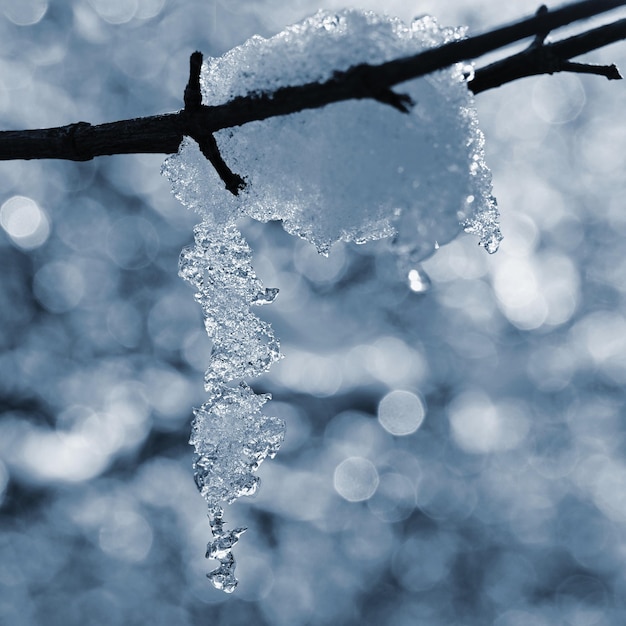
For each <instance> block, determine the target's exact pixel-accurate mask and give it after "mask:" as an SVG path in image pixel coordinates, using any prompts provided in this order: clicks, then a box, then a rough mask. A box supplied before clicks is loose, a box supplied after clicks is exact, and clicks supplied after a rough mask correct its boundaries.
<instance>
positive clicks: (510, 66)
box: [0, 0, 626, 193]
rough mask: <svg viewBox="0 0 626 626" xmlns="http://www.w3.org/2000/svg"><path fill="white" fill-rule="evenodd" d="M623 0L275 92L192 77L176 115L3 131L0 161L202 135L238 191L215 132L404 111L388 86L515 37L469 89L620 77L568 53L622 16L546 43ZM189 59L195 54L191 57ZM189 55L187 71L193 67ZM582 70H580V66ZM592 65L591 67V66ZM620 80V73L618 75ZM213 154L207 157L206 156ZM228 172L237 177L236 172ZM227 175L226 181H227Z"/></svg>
mask: <svg viewBox="0 0 626 626" xmlns="http://www.w3.org/2000/svg"><path fill="white" fill-rule="evenodd" d="M625 5H626V0H583V1H581V2H577V3H574V4H570V5H566V6H564V7H562V8H560V9H556V10H553V11H548V10H543V9H542V10H540V11H539V12H538V13H537V14H536V15H535V16H533V17H529V18H526V19H523V20H521V21H519V22H516V23H514V24H511V25H508V26H503V27H500V28H496V29H494V30H492V31H490V32H487V33H483V34H481V35H477V36H474V37H468V38H467V39H463V40H459V41H454V42H451V43H448V44H445V45H443V46H440V47H437V48H433V49H429V50H426V51H424V52H421V53H419V54H416V55H414V56H411V57H407V58H402V59H396V60H393V61H389V62H387V63H383V64H381V65H376V66H371V65H367V64H363V65H358V66H355V67H352V68H350V69H349V70H347V71H345V72H337V73H336V74H335V75H334V76H333V77H332V78H331V79H330V80H328V81H326V82H324V83H308V84H305V85H298V86H289V87H283V88H280V89H278V90H276V91H275V92H272V93H263V94H250V95H247V96H244V97H238V98H235V99H233V100H231V101H230V102H227V103H225V104H221V105H217V106H206V105H202V104H201V103H200V102H199V100H198V93H197V87H198V86H197V85H196V82H194V83H193V85H192V81H191V80H190V84H189V85H188V89H187V90H186V94H185V95H186V98H185V109H183V110H182V111H179V112H176V113H168V114H165V115H155V116H150V117H143V118H136V119H130V120H121V121H118V122H110V123H107V124H99V125H96V126H94V125H91V124H88V123H86V122H78V123H76V124H70V125H68V126H62V127H57V128H47V129H40V130H21V131H2V132H0V160H15V159H68V160H73V161H85V160H89V159H92V158H94V157H96V156H103V155H112V154H136V153H160V154H170V153H173V152H176V151H177V150H178V147H179V145H180V142H181V141H182V138H183V136H185V135H188V136H191V137H196V138H198V137H200V138H202V137H204V138H205V139H204V142H205V146H206V148H207V150H206V153H207V157H208V158H209V159H210V160H211V161H212V162H214V161H215V163H214V165H215V166H216V168H217V169H218V171H219V167H218V166H220V167H221V169H222V174H221V175H222V178H223V179H224V180H225V182H226V184H227V186H229V185H230V186H229V188H231V187H233V188H232V189H231V191H233V193H236V189H238V188H240V186H241V185H240V183H241V179H240V178H239V177H237V175H236V174H232V172H230V170H228V168H227V166H226V164H224V163H223V161H222V162H221V163H222V164H223V166H226V170H228V172H230V174H228V172H226V171H225V170H224V168H223V167H222V165H221V164H220V163H219V159H221V157H219V153H218V154H217V156H216V155H215V154H214V153H212V152H211V149H212V148H211V146H212V143H211V140H210V139H209V137H211V138H212V133H214V132H216V131H218V130H221V129H224V128H231V127H234V126H240V125H242V124H246V123H248V122H251V121H256V120H263V119H267V118H269V117H274V116H278V115H288V114H290V113H296V112H298V111H302V110H305V109H312V108H319V107H323V106H326V105H328V104H331V103H334V102H341V101H343V100H351V99H363V98H373V99H376V100H378V101H380V102H383V103H385V104H389V105H391V106H394V107H395V108H397V109H399V110H401V111H405V110H407V109H408V107H409V106H410V102H409V101H407V99H406V97H405V96H403V94H398V93H395V92H394V91H392V89H391V88H392V87H393V86H395V85H397V84H399V83H402V82H404V81H407V80H410V79H413V78H418V77H420V76H423V75H425V74H429V73H431V72H434V71H437V70H440V69H443V68H445V67H448V66H450V65H452V64H454V63H457V62H461V61H469V60H472V59H476V58H478V57H480V56H482V55H484V54H486V53H488V52H492V51H494V50H498V49H500V48H502V47H504V46H507V45H509V44H511V43H514V42H516V41H519V40H522V39H525V38H528V37H533V36H534V37H535V42H534V44H531V46H530V47H529V48H528V49H527V50H526V51H524V52H522V53H519V54H516V55H513V56H510V57H508V58H505V59H503V60H502V61H498V62H497V63H494V64H492V65H490V66H488V67H485V68H484V69H479V70H477V71H476V73H475V77H474V79H473V80H472V81H470V82H469V83H468V87H469V89H471V90H472V91H473V92H474V93H481V92H483V91H486V90H487V89H492V88H494V87H499V86H501V85H503V84H505V83H507V82H511V81H513V80H517V79H518V78H522V77H524V76H531V75H535V74H543V73H550V74H551V73H553V72H555V71H579V72H580V71H583V72H587V73H602V74H603V75H605V76H607V78H618V77H619V73H618V72H617V69H616V68H614V66H612V68H611V69H609V70H607V69H606V68H603V69H601V70H597V71H594V69H592V68H594V67H596V66H588V65H584V66H583V65H582V64H573V63H571V62H570V61H569V59H571V58H572V57H575V56H578V55H580V54H584V53H586V52H589V51H591V50H594V49H596V48H599V47H602V46H605V45H608V44H610V43H613V42H615V41H619V40H622V39H626V20H620V21H617V22H615V23H613V24H609V25H607V26H603V27H600V28H596V29H594V30H591V31H588V32H585V33H582V34H580V35H577V36H575V37H570V38H568V39H565V40H563V41H560V42H557V43H553V44H548V45H544V44H543V39H544V38H545V36H546V35H547V33H548V32H550V31H552V30H554V29H556V28H559V27H562V26H565V25H567V24H570V23H572V22H575V21H578V20H583V19H587V18H590V17H593V16H595V15H599V14H601V13H604V12H606V11H609V10H612V9H615V8H617V7H621V6H625ZM192 58H193V57H192ZM193 63H194V62H193V60H192V75H193V74H194V67H196V69H197V57H196V65H195V66H194V65H193ZM583 68H584V69H583ZM590 68H591V69H590ZM620 78H621V77H620ZM209 155H211V156H209ZM233 176H234V177H235V178H233ZM227 179H228V180H227Z"/></svg>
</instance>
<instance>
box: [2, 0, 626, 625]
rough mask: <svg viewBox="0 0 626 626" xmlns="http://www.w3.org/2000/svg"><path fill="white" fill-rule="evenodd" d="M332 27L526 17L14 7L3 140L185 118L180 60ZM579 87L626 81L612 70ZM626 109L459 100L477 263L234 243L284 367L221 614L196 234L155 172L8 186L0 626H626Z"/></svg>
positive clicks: (45, 170) (520, 86)
mask: <svg viewBox="0 0 626 626" xmlns="http://www.w3.org/2000/svg"><path fill="white" fill-rule="evenodd" d="M442 4H444V6H441V5H442ZM343 6H361V7H363V8H371V9H378V10H383V8H384V9H385V10H387V11H388V12H389V13H392V14H397V15H399V16H400V17H402V18H404V19H406V20H409V19H411V18H412V17H413V16H416V15H419V14H423V13H426V12H430V13H432V14H434V15H436V16H437V17H438V18H439V19H440V21H441V22H442V23H449V24H461V23H466V24H469V25H470V27H471V31H472V32H478V31H480V30H485V29H487V28H488V27H490V26H495V25H497V24H500V23H502V22H504V21H507V20H512V19H514V18H517V17H521V16H523V15H527V14H531V13H532V12H534V10H535V9H536V4H535V3H534V2H528V1H522V0H517V1H515V2H508V3H505V4H503V3H499V2H496V0H481V1H480V2H465V1H461V0H456V1H450V2H446V3H439V2H436V1H435V0H429V1H424V2H404V1H403V2H400V1H399V0H398V1H395V2H384V3H383V2H381V1H380V0H368V1H364V2H362V3H358V2H340V1H337V2H335V1H334V0H333V1H331V0H325V1H320V2H317V3H314V2H310V1H309V0H299V1H297V2H291V3H280V2H277V1H275V0H256V1H254V2H252V1H249V2H247V1H245V0H235V1H233V2H225V1H224V2H220V1H219V0H214V1H200V0H198V1H187V2H183V1H179V2H176V1H174V0H115V1H111V0H73V1H72V0H68V1H61V0H56V1H55V0H50V1H48V0H21V1H20V2H18V1H17V0H3V1H2V2H0V127H1V128H3V129H17V128H36V127H45V126H56V125H62V124H67V123H71V122H76V121H79V120H85V121H89V122H92V123H98V122H105V121H112V120H116V119H121V118H126V117H135V116H140V115H148V114H153V113H160V112H166V111H170V110H176V109H178V108H180V106H181V100H182V94H183V90H184V87H185V83H186V80H187V72H188V57H189V54H190V52H192V51H193V50H195V49H199V50H202V51H203V52H204V53H205V54H207V55H219V54H222V53H223V52H225V51H226V50H228V49H229V48H231V47H233V46H235V45H237V44H239V43H241V42H243V41H244V40H245V39H246V38H248V37H250V36H251V35H253V34H256V33H259V34H262V35H265V36H269V35H272V34H274V33H275V32H278V31H279V30H281V29H282V28H283V27H284V26H285V25H286V24H288V23H291V22H293V21H296V20H299V19H301V18H302V17H304V16H306V15H308V14H310V13H312V12H314V11H315V10H317V8H322V7H323V8H340V7H343ZM622 16H623V15H622ZM608 19H610V18H609V17H605V18H604V19H603V20H599V21H600V22H602V21H608ZM590 59H592V60H593V61H595V62H615V63H617V64H618V65H620V66H621V68H622V69H623V70H626V46H625V45H624V44H621V45H614V46H611V47H608V48H606V49H603V50H601V51H598V52H596V53H593V54H592V55H590ZM625 103H626V99H625V96H624V86H623V84H621V83H609V82H607V81H606V80H605V79H603V78H597V77H588V76H583V77H579V76H574V75H555V76H552V77H549V76H545V77H541V78H535V79H527V80H524V81H518V82H517V83H513V84H511V85H508V86H505V87H503V88H500V89H498V90H495V91H493V92H488V93H485V94H482V95H480V96H479V97H478V99H477V107H478V112H479V116H480V118H481V121H482V128H483V130H484V132H485V135H486V140H487V160H488V163H489V165H490V166H491V168H492V170H493V173H494V189H495V193H496V195H497V197H498V200H499V203H500V207H501V210H502V225H503V231H504V235H505V240H504V242H503V244H502V246H501V250H500V252H498V253H497V254H496V255H494V256H493V257H489V256H488V255H487V254H486V253H485V252H484V251H483V250H482V249H479V248H478V246H477V245H476V240H475V239H474V238H472V237H469V236H464V237H461V238H459V239H458V240H457V241H455V242H453V243H452V244H450V245H448V246H445V247H444V248H442V249H440V250H439V251H438V253H437V254H436V255H435V256H434V257H433V258H431V259H429V260H428V261H427V262H425V263H424V264H423V268H422V270H423V272H425V274H422V273H414V274H413V275H412V278H413V280H412V281H411V282H407V281H406V280H403V279H402V278H401V277H399V276H398V274H397V272H396V269H395V265H394V262H393V259H391V258H389V257H388V256H386V254H385V253H383V252H381V246H380V245H376V244H373V245H367V246H362V247H357V246H344V245H340V246H336V248H335V249H334V250H333V253H332V254H331V256H330V258H328V259H324V258H320V257H318V256H317V255H316V254H315V252H314V250H313V249H312V247H310V246H309V245H308V244H305V243H303V242H301V241H298V240H295V239H293V238H291V237H289V236H287V235H286V234H285V233H283V232H282V230H281V229H280V227H279V226H278V225H276V224H270V225H265V226H264V225H259V224H252V223H250V224H248V225H246V227H245V232H246V234H247V235H248V237H249V239H250V241H251V243H252V245H253V247H254V249H255V252H256V257H255V266H256V268H257V271H258V273H259V275H260V276H261V277H262V278H263V280H264V282H265V284H266V285H267V286H270V287H274V286H276V287H279V288H280V290H281V291H280V295H279V297H278V299H277V300H276V302H275V303H274V304H272V305H271V306H268V307H266V308H264V309H263V310H262V314H263V315H264V316H265V317H266V319H268V320H270V321H271V322H272V323H273V325H274V327H275V329H276V333H277V335H278V336H279V337H280V338H281V340H282V346H283V351H284V353H285V354H286V358H285V359H284V360H283V361H282V362H280V363H279V364H278V365H276V366H274V368H273V369H272V371H271V372H270V374H269V375H268V376H267V377H266V378H265V379H263V380H260V381H257V383H256V385H255V386H256V388H257V389H259V390H262V391H270V392H271V393H272V394H273V396H274V399H275V401H274V402H272V403H271V404H270V405H268V410H269V411H271V412H273V413H274V414H278V415H280V416H282V417H283V418H284V419H285V420H286V421H287V424H288V434H287V439H286V442H285V444H284V447H283V450H282V451H281V453H280V454H279V455H278V457H277V458H276V459H275V460H274V461H268V462H267V463H266V464H264V466H263V467H262V468H261V470H260V474H261V476H262V477H263V486H262V487H261V490H260V493H259V494H258V496H257V497H255V498H252V499H244V500H242V501H240V502H239V503H238V504H236V505H234V506H232V507H229V509H228V510H227V512H226V517H227V520H228V521H229V522H230V523H233V524H240V525H247V526H248V527H249V530H248V532H247V533H246V534H245V535H244V536H243V537H242V539H241V542H240V544H239V545H238V546H237V548H236V550H235V553H236V556H237V558H238V563H239V565H238V574H239V576H240V580H241V582H240V586H239V588H238V589H237V591H236V592H235V594H234V595H232V596H227V595H225V594H223V593H221V592H218V591H216V590H214V589H213V588H212V587H211V586H210V584H209V583H208V581H207V580H206V578H205V575H204V574H205V573H206V571H208V570H209V569H210V568H211V566H212V563H210V562H208V561H206V560H205V559H204V557H203V554H204V549H205V545H206V541H207V540H208V538H209V528H208V523H207V520H206V515H205V505H204V502H203V500H202V498H201V497H200V495H199V494H198V493H197V491H196V488H195V485H194V482H193V476H192V470H191V462H192V455H191V448H190V446H188V445H187V439H188V433H189V424H190V417H191V407H192V406H194V405H195V406H197V405H199V404H201V403H202V402H203V390H202V374H203V370H204V368H205V366H206V363H207V362H208V354H209V350H210V342H209V340H208V339H207V338H206V336H205V335H204V334H203V329H202V321H201V316H200V311H199V307H197V305H196V304H195V303H194V300H193V292H192V291H191V290H190V289H189V288H188V287H187V286H186V285H185V284H183V282H182V281H181V280H180V279H179V278H178V277H177V261H178V254H179V252H180V249H181V248H182V246H184V245H187V244H189V243H190V242H191V240H192V227H193V224H194V221H195V217H194V216H193V215H190V214H188V213H187V211H186V210H185V209H184V208H183V207H182V206H181V205H179V204H178V203H177V201H176V200H175V199H174V198H173V197H171V195H170V192H169V187H168V184H167V182H166V181H165V180H164V179H163V178H162V177H161V176H160V175H159V169H160V165H161V162H162V160H163V159H162V157H160V156H145V155H137V156H114V157H101V158H99V159H97V160H95V161H92V162H86V163H62V162H57V161H32V162H7V163H0V225H1V226H2V228H1V229H0V269H1V275H0V406H1V416H0V624H2V625H4V624H7V625H10V626H22V625H31V624H33V625H35V624H41V625H45V626H47V625H57V624H58V625H72V626H73V625H81V626H84V625H88V624H94V625H99V624H111V625H127V624H163V625H166V624H167V625H170V624H176V625H182V626H185V625H192V624H193V625H196V624H198V625H200V624H203V625H204V624H211V625H213V624H215V625H217V624H225V625H228V626H234V625H237V624H250V623H256V624H277V625H285V626H287V625H289V626H292V625H298V624H376V625H378V624H386V625H393V626H404V625H414V624H428V625H429V626H438V625H449V624H459V625H476V626H482V625H484V624H495V625H497V626H527V625H528V624H533V625H537V626H544V625H550V626H552V625H555V624H563V625H571V626H591V625H598V626H608V625H615V624H621V623H624V622H626V601H625V600H624V598H625V592H626V438H625V434H626V413H625V404H626V394H625V392H624V383H626V301H625V294H626V252H625V250H626V247H625V245H624V242H625V241H626V206H625V203H624V197H625V192H626V178H625V175H624V174H625V166H626V156H625V155H626V123H625V122H624V115H623V112H624V104H625ZM426 274H427V275H428V277H429V279H428V278H426ZM429 280H430V283H431V286H430V288H428V282H429ZM381 401H382V402H381ZM379 404H380V407H379ZM405 433H408V434H405Z"/></svg>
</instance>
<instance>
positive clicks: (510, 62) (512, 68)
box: [468, 19, 626, 94]
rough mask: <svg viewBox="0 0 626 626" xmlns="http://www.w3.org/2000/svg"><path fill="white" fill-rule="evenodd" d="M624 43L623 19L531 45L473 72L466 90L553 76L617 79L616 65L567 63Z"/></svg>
mask: <svg viewBox="0 0 626 626" xmlns="http://www.w3.org/2000/svg"><path fill="white" fill-rule="evenodd" d="M623 39H626V19H623V20H618V21H617V22H614V23H613V24H607V25H605V26H600V27H598V28H594V29H593V30H590V31H587V32H585V33H582V34H580V35H575V36H574V37H569V38H568V39H564V40H562V41H557V42H556V43H552V44H544V43H543V42H541V43H540V44H538V45H535V44H533V45H531V46H530V47H529V48H527V49H526V50H523V51H522V52H520V53H519V54H515V55H513V56H510V57H507V58H506V59H502V60H501V61H496V62H495V63H492V64H491V65H488V66H487V67H484V68H481V69H479V70H476V74H475V76H474V79H473V80H471V81H470V82H469V83H468V87H469V88H470V89H471V90H472V91H473V92H474V93H475V94H478V93H481V92H483V91H486V90H488V89H493V88H495V87H500V86H501V85H504V84H505V83H510V82H512V81H514V80H517V79H519V78H524V77H526V76H537V75H539V74H553V73H554V72H578V73H583V74H598V75H600V76H606V77H607V78H608V79H609V80H615V79H620V78H621V75H620V73H619V71H618V69H617V68H616V67H615V65H609V66H601V65H587V64H582V63H572V62H570V61H568V59H571V58H572V57H577V56H580V55H581V54H585V53H587V52H590V51H591V50H596V49H597V48H601V47H602V46H608V45H609V44H612V43H615V42H616V41H621V40H623Z"/></svg>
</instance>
